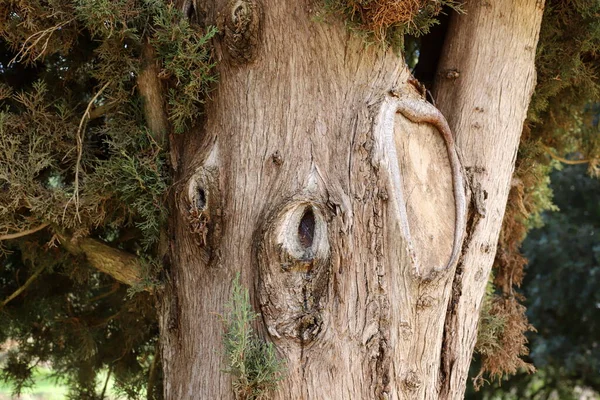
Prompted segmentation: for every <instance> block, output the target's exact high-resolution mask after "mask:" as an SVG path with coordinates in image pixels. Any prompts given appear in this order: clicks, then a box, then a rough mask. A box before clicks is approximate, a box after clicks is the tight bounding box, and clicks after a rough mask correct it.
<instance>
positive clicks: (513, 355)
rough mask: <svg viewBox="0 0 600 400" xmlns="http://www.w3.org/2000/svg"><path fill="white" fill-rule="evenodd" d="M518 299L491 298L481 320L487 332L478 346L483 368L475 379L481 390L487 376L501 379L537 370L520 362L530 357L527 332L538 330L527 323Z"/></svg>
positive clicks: (481, 332) (483, 334)
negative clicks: (528, 355)
mask: <svg viewBox="0 0 600 400" xmlns="http://www.w3.org/2000/svg"><path fill="white" fill-rule="evenodd" d="M519 300H522V299H519V298H518V297H517V296H497V295H494V296H492V297H491V298H489V300H487V301H488V303H487V304H486V306H485V307H486V308H487V309H486V310H485V311H486V313H485V316H484V319H483V320H482V321H481V324H482V325H486V324H487V328H488V329H483V330H482V331H480V335H479V337H478V347H479V352H480V354H481V369H480V371H479V374H478V375H477V376H476V377H475V378H474V379H473V385H474V386H475V389H476V390H478V389H479V388H480V387H481V386H482V385H483V384H484V383H485V379H484V378H483V375H484V374H489V376H490V377H491V378H492V379H500V378H501V377H502V376H503V375H504V374H514V373H515V372H517V370H518V369H524V370H525V371H527V372H529V373H531V372H535V367H534V366H533V365H532V364H529V363H527V362H525V361H523V360H522V359H521V356H525V355H527V354H529V349H528V348H527V338H526V337H525V332H527V331H535V329H534V328H533V326H531V325H530V324H529V322H528V321H527V316H526V315H525V307H524V306H523V305H522V304H520V303H519Z"/></svg>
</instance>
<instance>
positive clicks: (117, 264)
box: [58, 233, 143, 286]
mask: <svg viewBox="0 0 600 400" xmlns="http://www.w3.org/2000/svg"><path fill="white" fill-rule="evenodd" d="M58 235H59V238H60V239H61V244H62V245H63V246H64V247H65V249H67V251H68V252H69V253H71V254H74V255H85V257H86V258H87V260H88V262H89V263H90V264H91V265H92V266H93V267H94V268H96V269H98V270H99V271H102V272H104V273H105V274H108V275H110V276H112V277H113V278H115V279H116V280H117V281H119V282H121V283H124V284H126V285H130V286H133V285H139V284H140V283H141V282H142V276H143V268H142V265H141V264H140V261H139V259H138V258H137V257H136V256H134V255H132V254H129V253H127V252H125V251H122V250H119V249H115V248H113V247H110V246H109V245H107V244H104V243H102V242H101V241H99V240H96V239H92V238H83V239H72V238H69V237H68V236H66V235H64V234H60V233H59V234H58Z"/></svg>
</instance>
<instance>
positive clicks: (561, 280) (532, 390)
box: [471, 123, 600, 399]
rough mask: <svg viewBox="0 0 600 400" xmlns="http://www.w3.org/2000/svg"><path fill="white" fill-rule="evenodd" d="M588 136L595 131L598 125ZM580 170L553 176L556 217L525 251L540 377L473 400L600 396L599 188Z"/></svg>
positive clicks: (521, 378) (547, 218) (506, 383)
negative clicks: (590, 393) (591, 392)
mask: <svg viewBox="0 0 600 400" xmlns="http://www.w3.org/2000/svg"><path fill="white" fill-rule="evenodd" d="M590 128H591V129H596V130H597V129H598V126H597V123H596V125H595V126H593V127H590ZM588 129H589V128H588ZM585 168H586V167H585V166H584V165H581V166H567V167H565V168H564V169H563V170H561V171H557V172H554V173H553V174H552V186H551V188H552V191H553V193H554V203H555V204H556V206H557V207H558V209H559V210H560V211H554V212H549V213H546V214H544V215H543V221H544V226H543V227H542V228H539V229H534V230H533V231H532V232H530V233H529V235H528V236H527V239H526V240H525V242H524V244H523V245H524V246H523V250H524V253H525V255H526V256H527V258H528V260H529V263H528V266H527V275H526V276H525V279H524V281H523V294H524V295H525V296H526V297H527V299H528V301H526V302H525V305H526V306H527V315H528V317H529V320H530V321H531V323H532V324H533V325H534V326H535V327H536V328H537V332H535V333H531V334H530V335H528V336H529V338H530V348H531V355H530V357H529V359H530V360H531V362H532V363H533V364H534V365H535V366H536V368H537V369H538V371H537V373H536V374H534V375H528V374H524V373H520V374H517V375H516V376H514V377H512V378H510V379H507V380H502V382H501V384H500V385H498V384H497V382H494V383H496V384H495V385H491V386H485V387H484V389H483V395H484V396H482V395H475V394H471V398H482V397H484V398H496V399H545V398H549V397H550V396H551V395H552V394H553V393H555V395H556V394H557V395H558V396H559V398H560V399H579V398H580V396H581V390H582V389H592V390H594V391H595V392H596V393H598V392H600V385H599V383H600V382H599V381H598V374H597V371H598V366H599V363H600V361H599V355H600V354H599V353H598V344H597V341H598V329H599V328H598V322H599V321H600V310H599V308H598V304H599V303H600V302H599V300H600V299H599V298H598V288H599V287H600V282H598V277H597V275H598V269H599V265H598V263H599V258H598V243H599V242H600V241H599V236H598V235H599V230H598V228H599V226H598V225H599V223H600V214H599V209H598V198H599V196H600V182H599V181H598V180H597V179H594V178H591V177H589V176H586V174H585ZM492 396H493V397H492Z"/></svg>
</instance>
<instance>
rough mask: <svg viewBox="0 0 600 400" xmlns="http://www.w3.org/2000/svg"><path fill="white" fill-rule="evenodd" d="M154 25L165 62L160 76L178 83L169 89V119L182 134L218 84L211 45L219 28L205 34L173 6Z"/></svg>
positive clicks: (157, 45) (161, 14) (154, 40)
mask: <svg viewBox="0 0 600 400" xmlns="http://www.w3.org/2000/svg"><path fill="white" fill-rule="evenodd" d="M154 24H155V27H154V31H155V35H154V37H153V39H152V43H153V44H154V46H155V47H156V49H157V50H158V54H159V55H160V57H161V58H162V60H163V71H162V72H161V74H162V75H163V76H164V77H169V78H172V80H174V82H175V84H174V88H171V90H169V105H170V106H171V109H170V115H169V118H170V119H171V121H172V122H173V127H174V129H175V132H177V133H182V132H184V131H185V130H186V129H187V128H189V127H188V126H187V124H188V123H189V122H190V121H191V120H193V117H194V115H195V114H196V113H197V111H196V110H198V109H199V107H200V106H201V105H202V104H203V103H204V98H205V97H206V95H207V94H208V89H209V86H208V84H209V83H210V82H214V81H215V76H214V75H213V73H212V68H213V67H214V64H213V63H211V62H210V55H211V53H210V47H209V46H208V42H209V41H210V40H211V39H212V38H213V36H214V35H215V34H216V33H217V29H216V28H215V27H209V28H208V29H207V31H206V33H204V34H202V33H200V32H199V31H198V29H197V28H196V27H193V26H191V25H190V23H189V22H188V20H187V19H183V18H181V16H180V15H179V13H177V12H176V11H175V10H174V8H173V7H168V8H167V10H166V11H165V12H162V13H159V14H157V15H156V16H155V17H154Z"/></svg>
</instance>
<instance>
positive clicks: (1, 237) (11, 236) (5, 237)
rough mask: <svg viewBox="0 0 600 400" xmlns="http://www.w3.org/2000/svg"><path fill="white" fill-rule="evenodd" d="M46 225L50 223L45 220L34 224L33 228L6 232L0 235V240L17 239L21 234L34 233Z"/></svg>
mask: <svg viewBox="0 0 600 400" xmlns="http://www.w3.org/2000/svg"><path fill="white" fill-rule="evenodd" d="M48 225H50V224H49V223H47V222H45V223H43V224H41V225H38V226H36V227H35V228H31V229H25V230H24V231H21V232H15V233H7V234H5V235H0V242H1V241H3V240H10V239H17V238H20V237H23V236H27V235H31V234H32V233H36V232H37V231H41V230H42V229H44V228H45V227H47V226H48Z"/></svg>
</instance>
